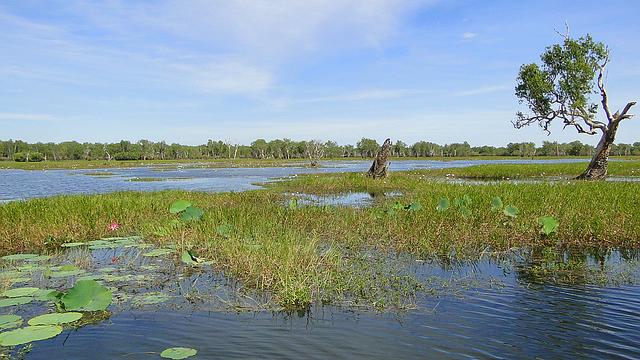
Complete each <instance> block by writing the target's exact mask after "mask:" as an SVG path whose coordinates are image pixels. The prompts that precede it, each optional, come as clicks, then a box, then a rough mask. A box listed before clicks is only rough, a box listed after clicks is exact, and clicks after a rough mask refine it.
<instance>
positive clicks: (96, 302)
mask: <svg viewBox="0 0 640 360" xmlns="http://www.w3.org/2000/svg"><path fill="white" fill-rule="evenodd" d="M111 297H112V294H111V291H110V290H109V289H107V288H106V287H104V286H102V285H100V283H98V282H97V281H95V280H78V281H77V282H76V284H75V285H74V286H73V287H72V288H71V289H69V291H68V292H67V293H66V294H63V295H62V296H61V297H60V301H61V303H62V305H63V306H64V309H65V310H67V311H101V310H105V309H106V308H107V307H109V305H110V304H111Z"/></svg>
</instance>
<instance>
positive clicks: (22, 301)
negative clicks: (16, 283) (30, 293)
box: [0, 296, 33, 307]
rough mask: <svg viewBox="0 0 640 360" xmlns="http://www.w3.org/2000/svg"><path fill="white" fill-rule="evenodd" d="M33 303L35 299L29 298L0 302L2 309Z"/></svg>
mask: <svg viewBox="0 0 640 360" xmlns="http://www.w3.org/2000/svg"><path fill="white" fill-rule="evenodd" d="M31 301H33V298H32V297H27V296H25V297H15V298H8V299H2V300H0V307H7V306H16V305H24V304H28V303H30V302H31Z"/></svg>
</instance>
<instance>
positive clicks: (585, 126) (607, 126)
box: [513, 32, 636, 179]
mask: <svg viewBox="0 0 640 360" xmlns="http://www.w3.org/2000/svg"><path fill="white" fill-rule="evenodd" d="M541 60H542V66H539V65H538V64H526V65H523V66H522V67H521V68H520V73H519V75H518V79H517V86H516V96H517V97H518V99H519V101H520V103H521V104H526V105H527V106H528V107H529V110H531V113H532V114H523V113H522V112H518V113H517V114H516V116H517V118H516V120H515V121H514V122H513V125H514V126H515V127H516V128H518V129H519V128H522V127H524V126H527V125H531V124H534V123H537V124H538V125H540V126H541V127H542V128H543V129H544V130H545V131H546V132H547V133H548V134H549V133H550V130H549V127H550V125H551V123H552V122H553V121H554V120H556V119H559V120H561V121H562V122H563V123H564V127H565V128H566V127H573V128H575V129H576V131H577V132H578V133H579V134H588V135H597V134H598V132H600V133H601V138H600V142H599V143H598V146H597V148H596V151H595V152H594V155H593V158H592V160H591V162H590V163H589V166H588V167H587V169H586V170H585V171H584V172H583V173H582V174H581V175H580V176H578V179H602V178H604V177H605V176H606V175H607V163H608V158H609V153H610V152H611V146H612V144H613V142H614V140H615V136H616V132H617V131H618V127H619V126H620V122H621V121H622V120H625V119H629V118H631V117H632V115H631V114H629V110H630V109H631V107H632V106H634V105H635V104H636V103H635V102H634V101H632V102H629V103H627V105H626V106H625V107H624V108H623V109H622V111H617V112H616V113H614V114H612V113H611V110H610V109H609V103H608V94H607V91H606V89H605V84H604V79H603V78H604V73H605V67H606V65H607V63H608V62H609V49H608V48H607V47H606V46H605V45H604V44H603V43H601V42H596V41H594V40H593V39H592V38H591V36H590V35H586V36H584V37H581V38H579V39H574V38H571V37H570V36H569V34H568V32H567V34H566V35H565V36H564V42H563V43H562V44H555V45H552V46H550V47H548V48H547V49H546V51H545V52H544V53H543V54H542V56H541ZM592 93H593V94H599V96H600V103H601V104H602V109H603V111H604V114H605V119H604V121H599V120H596V119H595V117H596V114H597V112H598V105H597V104H595V103H592V102H591V101H590V98H589V97H590V94H592Z"/></svg>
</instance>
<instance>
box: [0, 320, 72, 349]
mask: <svg viewBox="0 0 640 360" xmlns="http://www.w3.org/2000/svg"><path fill="white" fill-rule="evenodd" d="M61 332H62V326H59V325H38V326H27V327H24V328H21V329H16V330H11V331H7V332H3V333H2V334H0V346H17V345H22V344H27V343H30V342H33V341H39V340H46V339H50V338H52V337H56V336H58V335H59V334H60V333H61Z"/></svg>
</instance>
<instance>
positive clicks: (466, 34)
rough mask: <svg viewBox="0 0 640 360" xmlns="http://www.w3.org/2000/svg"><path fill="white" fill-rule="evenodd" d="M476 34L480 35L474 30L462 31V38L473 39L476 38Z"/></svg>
mask: <svg viewBox="0 0 640 360" xmlns="http://www.w3.org/2000/svg"><path fill="white" fill-rule="evenodd" d="M476 36H478V34H477V33H474V32H469V31H467V32H463V33H462V38H463V39H465V40H471V39H473V38H475V37H476Z"/></svg>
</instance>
